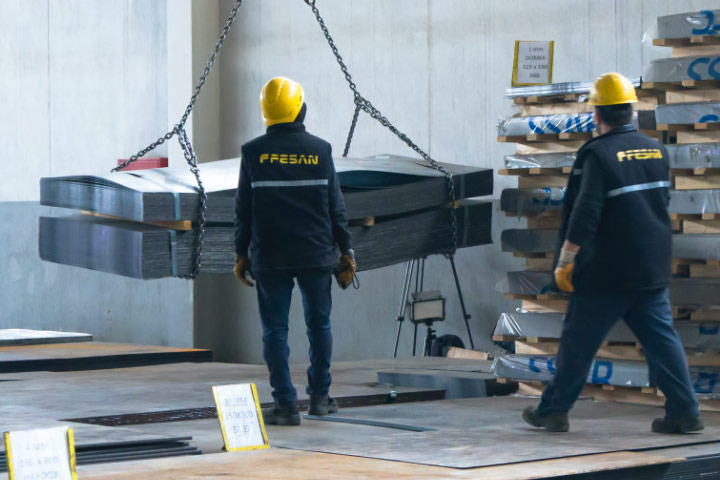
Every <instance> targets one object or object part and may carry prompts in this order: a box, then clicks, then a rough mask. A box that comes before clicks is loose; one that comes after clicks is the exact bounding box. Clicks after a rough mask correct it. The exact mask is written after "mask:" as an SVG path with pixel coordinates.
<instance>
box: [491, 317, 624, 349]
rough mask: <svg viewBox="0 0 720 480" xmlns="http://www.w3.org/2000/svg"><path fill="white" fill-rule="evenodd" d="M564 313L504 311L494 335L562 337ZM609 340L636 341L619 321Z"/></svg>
mask: <svg viewBox="0 0 720 480" xmlns="http://www.w3.org/2000/svg"><path fill="white" fill-rule="evenodd" d="M564 318H565V315H563V314H562V313H532V312H529V313H502V314H500V319H499V320H498V322H497V324H496V325H495V332H494V333H493V335H498V336H507V337H534V338H560V333H561V332H562V323H563V319H564ZM606 340H607V341H609V342H636V341H637V339H636V338H635V335H633V333H632V332H631V331H630V329H629V328H628V326H627V325H626V324H625V323H624V322H618V323H616V324H615V326H614V327H613V328H612V329H611V330H610V333H608V336H607V338H606Z"/></svg>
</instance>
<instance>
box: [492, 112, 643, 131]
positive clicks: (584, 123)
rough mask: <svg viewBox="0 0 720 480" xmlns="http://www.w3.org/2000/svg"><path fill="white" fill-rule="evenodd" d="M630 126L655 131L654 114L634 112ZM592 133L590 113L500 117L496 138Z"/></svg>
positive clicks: (593, 127) (592, 126) (593, 128)
mask: <svg viewBox="0 0 720 480" xmlns="http://www.w3.org/2000/svg"><path fill="white" fill-rule="evenodd" d="M632 124H633V125H634V126H635V127H636V128H638V129H644V130H653V129H655V112H653V111H639V112H635V113H634V115H633V121H632ZM594 131H595V123H594V121H593V113H592V112H584V113H566V114H557V115H532V116H529V117H501V118H500V119H499V120H498V123H497V134H498V136H524V135H556V134H560V133H591V132H594Z"/></svg>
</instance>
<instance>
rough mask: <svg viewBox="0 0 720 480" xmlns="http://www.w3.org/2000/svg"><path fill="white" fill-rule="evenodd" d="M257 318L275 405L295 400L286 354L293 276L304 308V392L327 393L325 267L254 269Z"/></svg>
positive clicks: (328, 297) (328, 339)
mask: <svg viewBox="0 0 720 480" xmlns="http://www.w3.org/2000/svg"><path fill="white" fill-rule="evenodd" d="M255 277H256V278H255V279H256V281H257V282H256V283H257V294H258V304H259V306H260V318H261V320H262V325H263V356H264V358H265V363H266V364H267V367H268V370H269V371H270V386H272V388H273V397H274V398H275V403H276V404H277V405H288V404H293V403H297V392H296V391H295V387H293V384H292V379H291V378H290V367H289V365H288V357H289V355H290V348H289V347H288V320H289V319H288V316H289V314H290V299H291V297H292V291H293V287H294V286H295V282H294V279H297V283H298V286H299V287H300V294H301V295H302V301H303V308H304V309H305V324H306V325H307V336H308V339H309V340H310V367H309V368H308V370H307V375H308V384H307V393H308V395H309V394H311V393H312V394H316V395H327V393H328V391H329V389H330V383H331V377H330V356H331V354H332V334H331V332H330V310H332V297H331V294H330V286H331V284H332V275H331V272H330V271H326V270H305V271H300V272H294V273H289V272H282V271H271V272H258V274H256V275H255Z"/></svg>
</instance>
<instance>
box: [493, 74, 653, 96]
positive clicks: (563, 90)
mask: <svg viewBox="0 0 720 480" xmlns="http://www.w3.org/2000/svg"><path fill="white" fill-rule="evenodd" d="M631 81H632V82H633V85H635V87H639V86H640V79H639V78H634V79H632V80H631ZM593 83H594V82H564V83H551V84H549V85H532V86H528V87H510V88H508V89H506V90H505V96H506V97H507V98H516V97H557V96H560V95H571V94H587V93H590V90H592V86H593ZM582 100H584V99H582Z"/></svg>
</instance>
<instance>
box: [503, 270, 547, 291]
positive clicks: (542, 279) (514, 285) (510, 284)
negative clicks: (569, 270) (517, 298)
mask: <svg viewBox="0 0 720 480" xmlns="http://www.w3.org/2000/svg"><path fill="white" fill-rule="evenodd" d="M551 281H552V276H551V275H550V272H543V271H540V270H522V271H519V272H507V273H506V274H505V278H503V279H502V280H500V281H499V282H498V283H497V284H496V285H495V291H497V292H499V293H512V294H515V295H542V294H545V293H549V292H548V287H549V286H550V282H551Z"/></svg>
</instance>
